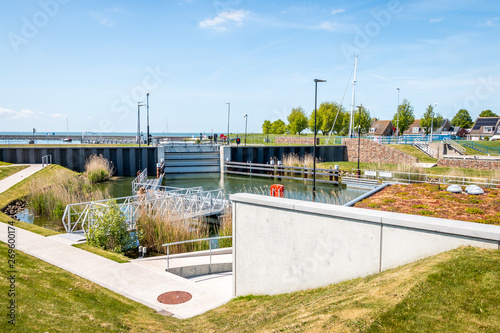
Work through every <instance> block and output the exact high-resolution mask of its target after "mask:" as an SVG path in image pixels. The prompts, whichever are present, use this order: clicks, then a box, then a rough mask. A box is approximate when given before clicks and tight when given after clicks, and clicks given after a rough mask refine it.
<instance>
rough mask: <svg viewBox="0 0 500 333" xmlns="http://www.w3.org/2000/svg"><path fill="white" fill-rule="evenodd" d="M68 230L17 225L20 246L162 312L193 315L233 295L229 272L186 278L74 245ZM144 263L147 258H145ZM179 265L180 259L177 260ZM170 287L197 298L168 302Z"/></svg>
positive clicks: (1, 227) (3, 236)
mask: <svg viewBox="0 0 500 333" xmlns="http://www.w3.org/2000/svg"><path fill="white" fill-rule="evenodd" d="M7 227H8V225H7V224H5V223H0V240H1V241H2V242H4V243H7V235H8V234H7ZM64 236H65V235H64V234H61V235H56V236H50V237H44V236H40V235H38V234H35V233H32V232H29V231H26V230H23V229H20V228H16V248H17V249H18V250H20V251H23V252H25V253H27V254H29V255H32V256H34V257H36V258H39V259H41V260H43V261H46V262H48V263H50V264H52V265H55V266H58V267H60V268H62V269H64V270H66V271H69V272H71V273H73V274H76V275H78V276H81V277H83V278H85V279H87V280H90V281H92V282H95V283H97V284H99V285H101V286H103V287H105V288H107V289H109V290H112V291H114V292H116V293H118V294H121V295H123V296H125V297H128V298H130V299H132V300H134V301H136V302H139V303H142V304H144V305H146V306H148V307H150V308H152V309H155V310H156V311H159V312H160V313H162V314H166V315H172V316H174V317H176V318H180V319H183V318H190V317H193V316H196V315H199V314H202V313H204V312H206V311H208V310H211V309H213V308H216V307H218V306H220V305H222V304H225V303H226V302H228V301H229V300H230V299H231V294H232V292H231V288H232V275H231V274H230V273H229V274H228V273H220V274H212V275H210V276H204V277H197V278H191V279H184V278H182V277H179V276H177V275H174V274H170V273H167V272H166V271H165V268H166V262H164V267H165V268H161V269H159V268H158V266H157V267H155V268H152V267H147V266H146V265H144V264H142V265H140V264H136V263H134V262H130V263H124V264H119V263H117V262H115V261H112V260H109V259H106V258H103V257H101V256H98V255H95V254H93V253H90V252H87V251H85V250H81V249H78V248H76V247H73V246H71V245H70V244H71V243H72V242H68V239H67V238H66V237H64ZM143 263H144V261H143ZM176 265H179V263H176ZM169 291H186V292H188V293H190V294H191V295H192V296H193V298H192V299H191V300H189V301H188V302H186V303H183V304H177V305H166V304H162V303H160V302H158V301H157V297H158V296H159V295H161V294H163V293H165V292H169Z"/></svg>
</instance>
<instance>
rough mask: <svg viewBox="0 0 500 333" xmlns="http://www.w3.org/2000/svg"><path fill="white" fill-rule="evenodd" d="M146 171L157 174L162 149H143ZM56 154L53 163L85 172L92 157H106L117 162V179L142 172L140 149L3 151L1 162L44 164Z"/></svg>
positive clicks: (142, 157)
mask: <svg viewBox="0 0 500 333" xmlns="http://www.w3.org/2000/svg"><path fill="white" fill-rule="evenodd" d="M140 151H141V160H142V163H141V164H142V168H143V169H144V168H148V170H149V174H150V175H153V174H156V162H157V161H158V148H156V147H142V148H141V150H140ZM44 155H52V163H54V164H59V165H62V166H63V167H66V168H68V169H71V170H74V171H77V172H82V171H83V170H84V167H85V160H86V159H87V158H88V157H89V156H90V155H102V156H104V157H105V158H107V159H108V160H110V161H111V162H112V163H113V166H114V167H115V168H116V173H115V175H116V176H135V175H136V173H137V170H139V148H137V147H109V148H108V147H98V148H91V147H51V148H43V147H37V148H35V147H28V148H24V147H23V148H0V161H4V162H9V163H18V164H19V163H42V156H44Z"/></svg>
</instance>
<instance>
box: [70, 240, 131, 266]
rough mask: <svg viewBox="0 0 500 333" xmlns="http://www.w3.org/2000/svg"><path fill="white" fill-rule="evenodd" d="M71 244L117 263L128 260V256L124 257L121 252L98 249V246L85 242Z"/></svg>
mask: <svg viewBox="0 0 500 333" xmlns="http://www.w3.org/2000/svg"><path fill="white" fill-rule="evenodd" d="M73 246H74V247H77V248H79V249H82V250H85V251H88V252H91V253H93V254H97V255H99V256H101V257H104V258H106V259H110V260H113V261H116V262H117V263H120V264H123V263H126V262H129V261H130V259H129V258H127V257H125V256H124V255H122V254H119V253H115V252H111V251H106V250H103V249H99V248H97V247H94V246H92V245H89V244H87V243H81V244H74V245H73Z"/></svg>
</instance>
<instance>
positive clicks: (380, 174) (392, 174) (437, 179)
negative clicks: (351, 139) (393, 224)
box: [353, 169, 500, 187]
mask: <svg viewBox="0 0 500 333" xmlns="http://www.w3.org/2000/svg"><path fill="white" fill-rule="evenodd" d="M355 171H357V170H353V172H355ZM360 171H361V172H362V175H360V177H361V178H367V179H377V180H378V181H379V183H382V182H394V183H405V184H413V183H429V184H439V185H451V184H456V185H462V186H466V185H479V186H483V187H499V186H500V179H487V178H476V177H464V176H448V175H432V174H423V173H416V172H415V173H412V172H400V171H383V170H364V169H361V170H360Z"/></svg>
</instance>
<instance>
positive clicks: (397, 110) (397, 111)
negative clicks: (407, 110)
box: [396, 88, 399, 137]
mask: <svg viewBox="0 0 500 333" xmlns="http://www.w3.org/2000/svg"><path fill="white" fill-rule="evenodd" d="M396 89H397V90H398V108H397V109H396V114H397V115H398V125H397V126H398V127H397V131H396V136H397V137H399V88H396Z"/></svg>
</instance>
